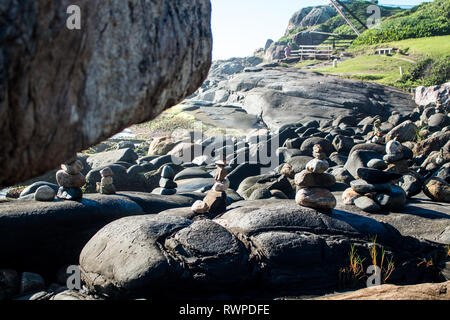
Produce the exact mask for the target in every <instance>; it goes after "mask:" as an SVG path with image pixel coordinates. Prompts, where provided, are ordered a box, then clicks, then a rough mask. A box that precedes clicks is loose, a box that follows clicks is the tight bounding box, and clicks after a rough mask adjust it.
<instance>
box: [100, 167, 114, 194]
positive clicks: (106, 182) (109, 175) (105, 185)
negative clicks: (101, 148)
mask: <svg viewBox="0 0 450 320" xmlns="http://www.w3.org/2000/svg"><path fill="white" fill-rule="evenodd" d="M100 175H101V177H102V179H101V181H100V182H97V192H99V193H101V194H115V193H116V188H115V187H114V184H113V176H114V172H113V171H112V170H111V168H110V167H106V168H104V169H102V170H101V171H100Z"/></svg>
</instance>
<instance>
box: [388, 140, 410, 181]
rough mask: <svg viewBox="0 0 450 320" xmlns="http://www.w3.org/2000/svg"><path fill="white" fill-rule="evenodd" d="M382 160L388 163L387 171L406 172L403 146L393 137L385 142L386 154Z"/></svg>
mask: <svg viewBox="0 0 450 320" xmlns="http://www.w3.org/2000/svg"><path fill="white" fill-rule="evenodd" d="M383 160H384V161H385V162H386V163H387V164H388V168H387V171H391V172H396V173H400V174H406V173H408V160H407V159H405V155H404V152H403V146H402V144H401V143H400V142H398V141H396V140H395V139H394V140H391V141H389V142H388V143H387V144H386V155H385V156H384V157H383Z"/></svg>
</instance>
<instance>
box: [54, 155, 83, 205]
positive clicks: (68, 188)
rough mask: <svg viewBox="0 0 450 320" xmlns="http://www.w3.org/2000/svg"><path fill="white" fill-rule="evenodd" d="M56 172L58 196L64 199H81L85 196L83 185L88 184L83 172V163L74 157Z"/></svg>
mask: <svg viewBox="0 0 450 320" xmlns="http://www.w3.org/2000/svg"><path fill="white" fill-rule="evenodd" d="M61 169H62V170H59V171H58V172H56V182H57V183H58V185H59V189H58V193H57V195H56V196H57V197H58V198H59V199H63V200H80V199H81V198H82V197H83V191H82V190H81V187H82V186H84V185H85V184H86V178H85V177H84V175H83V174H82V173H81V170H83V163H82V162H81V161H80V160H76V159H73V160H72V161H70V162H69V163H66V164H62V165H61Z"/></svg>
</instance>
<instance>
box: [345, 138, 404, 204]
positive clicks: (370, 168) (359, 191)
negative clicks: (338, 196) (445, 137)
mask: <svg viewBox="0 0 450 320" xmlns="http://www.w3.org/2000/svg"><path fill="white" fill-rule="evenodd" d="M395 142H396V141H393V143H388V145H387V148H386V149H389V152H387V155H386V156H385V157H384V158H385V159H388V160H389V159H394V160H398V159H402V157H403V154H402V153H401V148H399V147H398V145H400V147H401V144H400V143H398V142H397V143H398V144H397V143H395ZM399 153H400V154H399ZM386 168H387V165H386V164H384V165H383V161H382V160H379V159H373V160H371V161H369V162H368V164H367V168H365V167H363V168H358V169H357V171H356V173H357V177H358V178H359V179H356V180H353V181H351V182H350V186H351V188H348V189H346V190H345V191H344V193H343V194H342V200H343V202H344V204H346V205H352V204H354V205H355V206H357V207H358V208H359V209H361V210H363V211H365V212H370V213H373V212H378V211H381V210H393V211H395V210H401V209H402V208H403V206H404V205H405V202H406V193H405V191H404V190H403V189H402V188H401V187H399V186H396V185H393V183H395V182H396V181H398V179H400V178H401V177H402V174H400V173H396V172H390V171H388V170H383V169H386Z"/></svg>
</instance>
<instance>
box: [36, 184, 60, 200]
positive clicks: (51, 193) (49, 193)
mask: <svg viewBox="0 0 450 320" xmlns="http://www.w3.org/2000/svg"><path fill="white" fill-rule="evenodd" d="M55 197H56V192H55V190H53V188H51V187H49V186H41V187H39V188H37V190H36V192H35V193H34V200H36V201H53V200H54V199H55Z"/></svg>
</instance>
